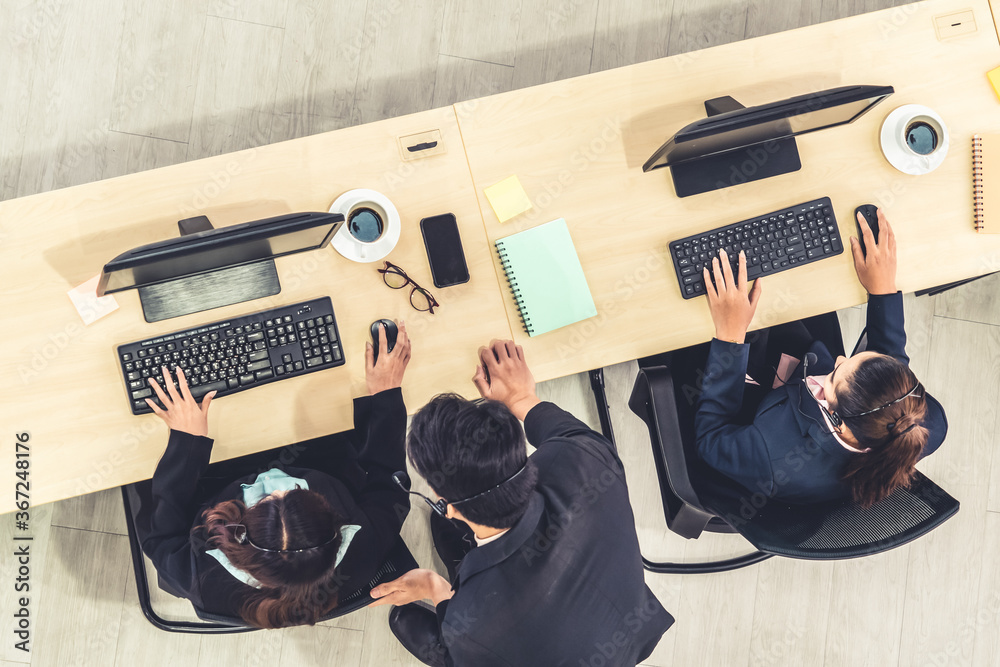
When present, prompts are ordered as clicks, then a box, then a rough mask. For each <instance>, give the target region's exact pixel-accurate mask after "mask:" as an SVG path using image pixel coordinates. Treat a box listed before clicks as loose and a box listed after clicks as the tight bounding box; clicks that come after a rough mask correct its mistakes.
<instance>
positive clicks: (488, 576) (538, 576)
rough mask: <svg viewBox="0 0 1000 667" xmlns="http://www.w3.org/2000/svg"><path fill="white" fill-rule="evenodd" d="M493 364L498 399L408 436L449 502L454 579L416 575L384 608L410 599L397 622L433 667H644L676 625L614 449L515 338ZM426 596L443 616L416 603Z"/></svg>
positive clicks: (425, 413) (422, 422)
mask: <svg viewBox="0 0 1000 667" xmlns="http://www.w3.org/2000/svg"><path fill="white" fill-rule="evenodd" d="M480 361H481V365H480V366H478V367H477V369H476V374H475V376H474V378H473V382H474V383H475V385H476V387H477V388H478V389H479V392H480V394H481V395H482V396H483V398H484V399H486V400H482V401H469V400H466V399H464V398H462V397H460V396H457V395H455V394H445V395H441V396H437V397H436V398H434V399H433V400H432V401H431V402H430V403H429V404H427V405H426V406H425V407H423V408H422V409H421V410H420V411H419V412H418V413H417V414H416V415H415V416H414V417H413V421H412V424H411V427H410V435H409V439H408V441H407V451H408V453H409V457H410V462H411V463H412V464H413V466H414V468H416V470H417V471H418V472H419V473H420V475H421V476H423V477H424V478H425V479H426V480H427V482H428V483H429V485H430V487H431V489H432V490H433V491H434V493H435V494H436V495H437V497H438V498H437V499H436V500H431V499H430V498H426V497H425V500H426V502H427V503H428V504H429V505H430V506H431V508H432V514H431V530H432V533H433V535H434V542H435V546H436V547H437V550H438V553H439V554H440V555H441V557H442V560H443V561H444V563H445V565H446V566H447V568H448V570H449V575H450V576H451V581H450V582H449V581H447V580H445V579H444V578H443V577H441V576H439V575H438V574H436V573H434V572H432V571H430V570H419V569H418V570H412V571H410V572H409V573H407V574H405V575H403V576H402V577H400V578H399V579H397V580H395V581H392V582H388V583H385V584H381V585H379V586H377V587H376V588H375V589H373V590H372V596H373V597H375V598H377V600H376V602H375V603H374V604H375V605H379V604H393V605H398V606H396V607H395V608H394V609H393V610H392V611H391V612H390V615H389V623H390V627H391V628H392V631H393V633H394V634H395V635H396V637H397V638H398V639H399V640H400V642H401V643H402V644H403V645H404V646H405V647H406V648H407V649H408V650H409V651H410V652H411V653H412V654H413V655H414V656H416V657H417V658H418V659H420V660H421V661H422V662H423V663H424V664H427V665H434V666H438V667H441V666H445V665H447V666H449V667H501V666H503V667H509V666H510V665H519V666H525V667H527V666H529V665H577V664H585V665H595V664H601V665H606V666H609V667H610V666H616V667H624V666H627V667H634V666H635V665H636V664H637V663H639V662H641V661H642V660H644V659H645V658H646V657H648V656H649V655H650V653H652V651H653V648H654V647H655V646H656V644H657V643H658V642H659V640H660V637H661V636H662V635H663V633H664V632H666V630H667V628H669V627H670V625H671V624H672V623H673V618H672V617H671V616H670V614H669V613H667V612H666V610H664V608H663V607H662V606H661V605H660V603H659V601H658V600H657V599H656V597H655V596H654V595H653V593H652V591H650V590H649V588H648V587H647V586H646V584H645V581H644V579H643V568H642V559H641V556H640V555H639V541H638V538H637V536H636V528H635V519H634V517H633V515H632V507H631V505H630V504H629V498H628V488H627V487H626V483H625V472H624V470H623V469H622V464H621V461H620V460H619V458H618V455H617V453H616V452H615V449H614V446H613V445H612V444H611V443H610V442H608V440H607V439H605V438H604V436H602V435H601V434H599V433H596V432H595V431H593V430H591V429H590V428H589V427H587V426H586V425H585V424H583V423H582V422H580V421H579V420H577V419H576V418H574V417H573V416H572V415H570V414H569V413H568V412H565V411H564V410H561V409H560V408H558V407H557V406H555V405H553V404H552V403H547V402H543V401H541V400H540V399H539V398H538V396H537V395H536V394H535V381H534V379H533V377H532V375H531V371H530V370H529V369H528V365H527V363H526V362H525V359H524V352H523V350H522V349H521V347H520V346H519V345H515V344H514V342H513V341H493V342H492V343H491V345H490V347H488V348H487V347H483V348H480ZM520 421H523V422H524V427H523V429H522V427H521V424H520ZM525 436H527V440H528V441H530V442H531V443H533V444H534V445H535V446H536V447H537V450H536V451H535V452H534V453H533V454H532V455H531V456H530V457H529V456H528V453H527V448H526V442H525ZM404 477H405V473H400V474H399V475H398V477H397V478H398V479H399V481H400V482H401V483H402V484H405V483H406V480H405V479H404ZM417 495H419V494H417ZM446 517H447V518H446ZM450 520H454V521H456V522H457V523H458V526H459V527H462V528H466V530H465V533H464V535H465V536H466V537H468V542H464V541H463V534H462V533H461V532H460V531H459V530H458V529H457V528H456V527H454V526H453V525H452V521H450ZM473 541H474V544H473ZM422 599H427V600H430V601H431V602H432V603H433V605H434V611H430V610H429V609H426V608H424V607H421V606H417V605H414V604H409V603H412V602H415V601H417V600H422Z"/></svg>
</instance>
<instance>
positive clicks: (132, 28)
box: [0, 0, 1000, 667]
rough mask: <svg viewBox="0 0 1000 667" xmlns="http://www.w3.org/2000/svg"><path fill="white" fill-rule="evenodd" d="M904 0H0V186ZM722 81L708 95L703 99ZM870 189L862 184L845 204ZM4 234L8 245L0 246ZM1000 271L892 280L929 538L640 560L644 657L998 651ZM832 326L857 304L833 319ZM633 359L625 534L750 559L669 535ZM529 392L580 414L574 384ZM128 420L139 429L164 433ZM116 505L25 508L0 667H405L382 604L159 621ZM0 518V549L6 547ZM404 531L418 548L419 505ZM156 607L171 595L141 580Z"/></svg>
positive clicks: (86, 500) (733, 662) (868, 661)
mask: <svg viewBox="0 0 1000 667" xmlns="http://www.w3.org/2000/svg"><path fill="white" fill-rule="evenodd" d="M898 4H904V3H903V2H900V1H899V0H573V2H563V1H561V0H497V1H495V2H490V3H485V2H473V1H472V0H419V1H414V2H399V1H398V0H335V1H334V2H322V1H321V0H242V1H239V2H237V1H235V0H166V1H164V2H158V3H151V2H144V1H143V0H91V1H90V2H86V3H84V2H79V3H68V2H55V1H49V0H37V1H34V0H3V1H2V2H0V198H4V199H6V198H11V197H15V196H25V195H30V194H33V193H37V192H43V191H47V190H50V189H53V188H59V187H65V186H69V185H74V184H77V183H85V182H89V181H94V180H97V179H101V178H109V177H113V176H118V175H122V174H127V173H131V172H136V171H141V170H145V169H151V168H156V167H160V166H165V165H169V164H174V163H178V162H183V161H185V160H191V159H196V158H200V157H204V156H207V155H216V154H219V153H224V152H229V151H234V150H239V149H243V148H247V147H252V146H258V145H262V144H266V143H270V142H275V141H281V140H285V139H290V138H294V137H300V136H305V135H309V134H314V133H317V132H323V131H328V130H332V129H337V128H340V127H344V126H348V125H352V124H357V123H363V122H370V121H375V120H379V119H381V118H386V117H391V116H395V115H398V114H403V113H408V112H412V111H419V110H423V109H428V108H432V107H435V106H441V105H445V104H450V103H453V102H457V101H460V100H464V99H470V98H473V97H477V96H482V95H488V94H492V93H497V92H502V91H506V90H511V89H514V88H519V87H523V86H529V85H534V84H538V83H544V82H547V81H553V80H556V79H560V78H564V77H569V76H576V75H579V74H585V73H587V72H594V71H598V70H604V69H609V68H612V67H618V66H622V65H628V64H631V63H634V62H640V61H643V60H648V59H651V58H657V57H662V56H665V55H672V54H678V53H684V52H689V51H696V50H698V49H702V48H706V47H709V46H712V45H715V44H721V43H725V42H730V41H733V40H739V39H744V38H748V37H755V36H758V35H763V34H767V33H772V32H776V31H780V30H788V29H792V28H796V27H799V26H803V25H808V24H810V23H815V22H818V21H826V20H831V19H835V18H840V17H843V16H847V15H850V14H856V13H860V12H865V11H872V10H876V9H881V8H885V7H889V6H892V5H898ZM719 92H720V94H724V93H725V91H719ZM862 195H863V193H859V196H862ZM8 224H12V222H11V221H5V220H0V251H2V252H3V253H10V252H16V251H17V250H16V248H11V247H10V246H9V245H3V228H4V226H5V225H8ZM998 290H1000V276H996V277H994V278H990V279H987V280H982V281H979V282H977V283H973V284H971V285H969V286H966V287H962V288H959V289H957V290H954V291H952V292H949V293H947V294H945V295H941V296H939V297H936V298H930V299H929V298H924V299H916V298H913V297H907V330H908V332H909V335H910V346H909V352H910V354H911V356H912V357H913V365H914V369H915V370H916V372H917V373H918V375H919V376H920V377H921V378H922V379H923V380H924V382H925V384H926V385H927V386H928V387H929V388H930V389H931V391H932V392H933V393H934V394H935V396H937V397H938V399H939V400H940V401H941V402H942V403H943V404H944V406H945V407H946V409H947V410H948V416H949V421H950V424H951V430H950V433H949V437H948V442H947V443H946V445H945V446H944V447H943V448H942V450H941V451H940V452H939V453H938V454H936V455H935V456H933V457H931V458H930V459H928V460H927V461H925V462H924V463H923V464H921V468H922V469H923V470H924V471H925V472H926V473H927V474H928V475H930V476H931V477H932V478H933V479H935V480H936V481H938V482H939V483H940V484H941V485H942V486H944V487H945V488H946V489H947V490H949V491H950V492H951V493H952V494H953V495H955V496H957V497H958V498H959V499H960V500H961V501H962V511H961V512H960V513H959V515H958V516H957V517H956V518H954V519H952V520H951V521H949V522H948V523H947V524H945V525H944V526H943V527H941V528H940V529H939V530H937V531H936V532H935V533H933V534H932V535H930V536H928V537H927V538H924V539H922V540H920V541H918V542H915V543H912V544H910V545H907V546H905V547H902V548H900V549H896V550H894V551H891V552H889V553H886V554H882V555H879V556H877V557H872V558H866V559H861V560H856V561H847V562H837V563H827V564H817V563H808V562H799V561H791V560H779V559H773V560H770V561H768V562H766V563H762V564H760V565H758V566H755V567H751V568H747V569H744V570H740V571H737V572H732V573H728V574H720V575H711V576H691V577H670V576H663V575H649V576H648V577H647V580H648V582H649V585H650V586H651V587H652V588H653V589H654V591H655V592H656V593H657V595H658V596H659V597H660V599H661V600H662V601H663V603H664V605H665V606H666V607H667V608H668V609H669V610H670V611H671V612H673V614H674V615H675V616H676V617H677V624H676V625H675V626H674V628H673V629H672V630H671V631H670V632H669V633H668V634H667V635H666V636H665V637H664V639H663V641H662V642H661V643H660V645H659V646H658V647H657V649H656V651H655V652H654V653H653V655H652V656H651V657H650V658H649V660H648V662H647V663H646V664H647V665H650V666H651V667H667V666H668V665H708V666H712V667H714V666H717V665H718V666H722V667H730V666H736V667H740V666H745V667H750V666H753V667H756V666H771V665H788V666H800V665H806V666H813V665H827V666H830V667H841V666H844V667H847V666H850V667H856V666H861V665H870V666H872V667H885V666H888V665H899V666H907V667H909V666H913V667H918V666H919V667H923V666H924V665H936V666H938V665H954V666H958V665H971V666H974V667H987V666H990V665H993V666H998V665H1000V574H998V568H997V563H998V562H1000V456H997V455H995V454H994V450H995V448H996V444H997V440H998V439H997V437H996V435H995V434H996V433H997V430H998V429H1000V411H998V410H997V407H996V406H997V403H998V400H1000V298H998V297H997V294H998V293H1000V291H998ZM840 316H841V322H842V324H843V327H844V330H845V340H847V341H849V342H850V341H853V339H854V337H856V335H857V334H858V332H860V330H861V328H862V327H863V324H864V309H863V308H851V309H847V310H845V311H843V312H841V313H840ZM635 372H636V366H635V363H634V362H632V363H627V364H620V365H617V366H614V367H610V368H608V369H607V370H606V373H607V381H608V385H609V394H610V398H611V402H612V412H613V416H614V421H615V427H616V432H617V435H618V439H619V447H620V449H621V452H622V458H623V459H624V461H625V464H626V467H627V470H628V475H629V484H630V490H631V496H632V501H633V505H634V508H635V515H636V520H637V523H638V528H639V533H640V540H641V542H642V545H643V551H644V553H645V554H646V555H647V556H648V557H651V558H657V559H660V558H667V559H672V560H685V559H686V560H695V559H703V558H706V557H726V556H732V555H736V554H737V553H740V552H741V551H744V550H745V548H746V545H745V544H744V543H742V541H741V540H740V539H739V538H737V537H732V536H719V535H709V536H706V537H704V538H702V539H701V540H698V541H695V542H687V541H685V540H683V539H681V538H678V537H676V536H673V535H671V534H669V533H667V532H666V530H665V529H664V525H663V518H662V510H661V508H660V502H659V495H658V491H657V486H656V478H655V472H654V471H653V469H652V466H650V465H649V444H648V439H647V436H646V433H645V428H644V426H643V425H642V423H641V422H640V421H639V420H638V419H637V418H636V417H635V416H634V415H632V414H631V413H630V412H628V410H627V408H626V401H627V398H628V394H629V391H630V389H631V386H632V381H633V379H634V377H635ZM540 393H541V394H542V395H543V397H546V398H549V399H551V400H554V401H556V402H557V403H559V404H560V405H562V406H564V407H566V408H568V409H570V410H571V411H573V412H574V413H575V414H577V415H578V416H580V417H581V418H583V419H584V420H585V421H587V422H588V423H591V424H594V425H596V424H597V415H596V411H595V409H594V405H593V400H592V398H591V395H590V390H589V385H588V382H587V379H586V377H584V376H572V377H568V378H563V379H560V380H555V381H552V382H548V383H545V384H543V385H541V387H540ZM148 435H149V434H146V437H145V440H144V442H145V443H146V444H145V445H144V446H152V447H160V446H162V444H161V443H159V442H158V441H157V440H156V437H148ZM121 513H122V509H121V501H120V497H119V495H118V494H117V492H115V491H107V492H102V493H98V494H92V495H90V496H83V497H80V498H75V499H72V500H67V501H64V502H60V503H57V504H54V505H51V506H46V507H40V508H36V509H35V510H34V512H33V529H34V534H35V542H34V543H33V545H34V546H33V548H34V551H33V554H34V560H33V561H32V566H33V570H32V582H31V585H32V589H31V600H32V601H31V605H32V606H31V614H32V628H33V640H34V644H33V650H32V651H31V652H30V653H24V652H22V651H19V650H16V649H15V648H13V642H12V641H11V639H10V637H11V634H10V629H11V626H12V623H11V620H10V619H11V615H10V614H11V613H12V611H13V610H14V608H15V605H16V596H15V594H14V592H13V590H12V586H11V585H10V583H11V582H12V581H13V578H14V577H15V576H16V575H15V570H14V563H13V560H12V559H11V558H9V557H7V556H5V557H4V558H3V559H0V586H2V593H0V603H2V608H0V617H2V618H3V619H5V620H4V621H3V622H2V623H0V631H2V636H3V637H4V638H5V639H4V641H3V643H2V645H0V665H3V667H10V666H16V665H25V664H30V665H33V666H36V667H38V666H41V665H46V666H47V665H54V666H56V665H58V666H60V667H62V666H65V665H87V666H91V665H101V666H105V665H106V666H108V667H125V666H129V665H133V664H141V665H143V666H144V667H161V666H166V665H178V666H180V665H184V666H188V665H203V666H205V667H217V666H222V667H228V666H230V665H232V666H237V665H281V666H285V665H288V666H292V665H333V664H336V665H343V666H345V667H355V666H362V665H363V666H365V667H385V666H387V665H417V664H418V663H417V662H416V661H415V660H413V659H412V658H411V657H410V656H409V655H408V654H407V653H406V652H405V651H404V650H403V649H402V648H401V647H400V646H399V645H398V643H397V642H396V640H395V639H394V638H393V637H392V635H391V633H390V632H389V629H388V627H387V623H386V615H387V611H386V610H385V609H381V608H380V609H371V610H366V611H363V612H359V613H357V614H354V615H351V616H349V617H345V618H343V619H340V620H338V621H336V622H332V623H327V624H324V625H323V626H321V627H317V628H295V629H289V630H282V631H272V632H257V633H250V634H246V635H237V636H230V637H221V638H220V637H200V636H193V635H186V636H185V635H173V634H166V633H161V632H158V631H157V630H155V629H154V628H153V627H152V626H151V625H150V624H149V623H148V622H146V620H145V619H144V618H143V617H142V615H141V613H140V612H139V609H138V605H137V603H136V594H135V588H134V583H133V581H132V575H131V565H130V560H129V558H128V544H127V539H126V538H125V537H124V534H125V530H124V524H123V521H122V516H121ZM13 532H14V528H13V518H12V517H11V516H9V515H8V516H4V517H0V549H2V550H3V551H4V552H5V553H6V552H7V551H8V550H9V547H10V545H12V544H13V541H12V538H13ZM404 536H405V538H406V539H407V542H408V543H409V544H410V545H411V549H412V550H413V552H414V555H415V556H416V558H417V560H418V561H420V562H421V564H423V565H425V566H435V565H436V566H438V567H440V564H439V563H437V562H436V560H435V558H434V556H433V555H432V553H431V552H432V549H431V544H430V539H429V534H428V529H427V512H426V508H425V507H422V506H421V505H419V504H415V505H414V511H413V512H412V513H411V515H410V518H409V519H408V520H407V523H406V526H405V527H404ZM155 597H156V600H157V602H158V603H159V604H160V605H161V609H164V610H165V611H164V613H166V614H169V615H176V614H183V613H184V612H185V605H186V603H184V602H183V601H178V600H171V599H169V596H165V595H161V594H159V593H157V594H156V595H155Z"/></svg>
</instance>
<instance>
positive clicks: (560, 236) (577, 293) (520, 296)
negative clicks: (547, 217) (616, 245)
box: [494, 218, 597, 336]
mask: <svg viewBox="0 0 1000 667" xmlns="http://www.w3.org/2000/svg"><path fill="white" fill-rule="evenodd" d="M494 245H496V249H497V253H498V254H499V256H500V263H501V264H502V265H503V270H504V272H505V273H506V274H507V282H508V284H509V285H510V290H511V292H512V293H513V295H514V301H515V302H516V303H517V308H518V311H520V314H521V320H522V322H523V323H524V330H525V331H526V332H527V333H528V335H529V336H538V335H540V334H543V333H547V332H549V331H552V330H554V329H558V328H560V327H564V326H567V325H569V324H574V323H575V322H579V321H581V320H585V319H587V318H589V317H593V316H595V315H597V308H596V307H595V306H594V298H593V297H592V296H591V295H590V287H589V286H588V285H587V279H586V277H585V276H584V275H583V267H581V266H580V258H579V257H578V256H577V254H576V247H575V246H574V245H573V239H572V238H570V235H569V228H568V227H567V226H566V221H565V220H564V219H562V218H560V219H558V220H553V221H552V222H546V223H545V224H543V225H539V226H538V227H534V228H532V229H528V230H525V231H523V232H518V233H517V234H514V235H512V236H507V237H504V238H502V239H498V240H497V241H496V243H495V244H494Z"/></svg>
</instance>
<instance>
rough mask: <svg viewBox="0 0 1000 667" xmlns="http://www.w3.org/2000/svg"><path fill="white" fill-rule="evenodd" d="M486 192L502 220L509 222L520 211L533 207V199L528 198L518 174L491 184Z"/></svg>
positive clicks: (491, 204)
mask: <svg viewBox="0 0 1000 667" xmlns="http://www.w3.org/2000/svg"><path fill="white" fill-rule="evenodd" d="M484 192H485V193H486V198H487V199H489V200H490V206H492V207H493V212H494V213H496V214H497V219H499V220H500V222H507V221H508V220H510V219H511V218H513V217H514V216H515V215H517V214H518V213H524V212H525V211H527V210H528V209H530V208H531V200H530V199H528V195H527V194H526V193H525V191H524V188H522V187H521V181H519V180H517V176H516V175H515V176H510V177H508V178H505V179H503V180H502V181H500V182H499V183H497V184H496V185H491V186H490V187H488V188H486V190H484Z"/></svg>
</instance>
